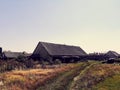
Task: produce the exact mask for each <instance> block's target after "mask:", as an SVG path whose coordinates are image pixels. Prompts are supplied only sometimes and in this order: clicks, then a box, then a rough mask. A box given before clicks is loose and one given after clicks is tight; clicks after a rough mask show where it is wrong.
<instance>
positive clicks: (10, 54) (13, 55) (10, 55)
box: [3, 52, 23, 58]
mask: <svg viewBox="0 0 120 90" xmlns="http://www.w3.org/2000/svg"><path fill="white" fill-rule="evenodd" d="M3 53H4V55H5V57H7V58H17V57H18V56H20V55H23V53H21V52H3Z"/></svg>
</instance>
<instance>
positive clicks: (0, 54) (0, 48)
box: [0, 47, 2, 59]
mask: <svg viewBox="0 0 120 90" xmlns="http://www.w3.org/2000/svg"><path fill="white" fill-rule="evenodd" d="M0 59H2V47H0Z"/></svg>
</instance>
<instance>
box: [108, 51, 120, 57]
mask: <svg viewBox="0 0 120 90" xmlns="http://www.w3.org/2000/svg"><path fill="white" fill-rule="evenodd" d="M106 55H107V56H108V57H109V58H118V57H119V56H120V54H118V53H117V52H115V51H108V52H107V53H106Z"/></svg>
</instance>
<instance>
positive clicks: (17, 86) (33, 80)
mask: <svg viewBox="0 0 120 90" xmlns="http://www.w3.org/2000/svg"><path fill="white" fill-rule="evenodd" d="M72 68H74V65H72V64H69V65H63V66H62V67H56V68H51V69H30V70H19V71H11V72H5V73H2V74H0V81H1V82H2V83H3V85H1V86H0V90H3V89H4V90H35V88H36V87H37V86H38V85H39V84H41V83H44V82H45V81H46V80H48V79H50V78H52V77H54V76H56V75H57V74H59V73H61V72H64V71H68V70H70V69H72Z"/></svg>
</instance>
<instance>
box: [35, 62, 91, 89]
mask: <svg viewBox="0 0 120 90" xmlns="http://www.w3.org/2000/svg"><path fill="white" fill-rule="evenodd" d="M89 65H90V63H89V62H84V63H79V64H76V67H75V68H74V69H72V70H70V71H67V72H63V73H61V74H59V75H58V76H57V77H54V78H52V79H51V80H50V81H48V82H47V83H46V84H45V85H44V86H40V87H39V88H38V89H37V90H69V87H70V85H71V82H72V81H73V78H74V77H76V76H77V75H78V74H79V73H80V72H81V71H82V70H83V69H85V68H86V67H87V66H89Z"/></svg>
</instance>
